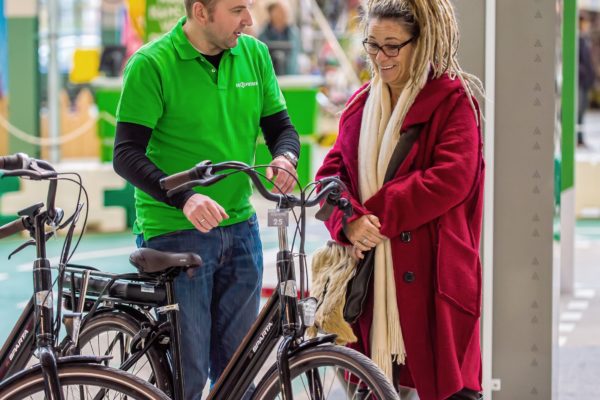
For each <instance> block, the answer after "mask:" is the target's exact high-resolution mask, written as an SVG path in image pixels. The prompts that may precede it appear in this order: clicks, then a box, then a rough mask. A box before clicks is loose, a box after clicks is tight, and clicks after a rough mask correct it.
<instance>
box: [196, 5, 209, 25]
mask: <svg viewBox="0 0 600 400" xmlns="http://www.w3.org/2000/svg"><path fill="white" fill-rule="evenodd" d="M192 16H193V18H194V20H196V21H198V22H200V23H202V24H204V23H207V22H208V21H209V15H208V9H207V8H206V7H205V6H204V4H202V2H200V1H196V2H195V3H194V4H193V5H192Z"/></svg>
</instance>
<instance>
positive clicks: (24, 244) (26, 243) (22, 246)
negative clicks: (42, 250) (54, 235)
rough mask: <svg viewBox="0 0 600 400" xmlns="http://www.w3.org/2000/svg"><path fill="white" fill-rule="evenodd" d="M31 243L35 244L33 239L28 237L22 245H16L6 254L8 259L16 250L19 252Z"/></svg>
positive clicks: (31, 244)
mask: <svg viewBox="0 0 600 400" xmlns="http://www.w3.org/2000/svg"><path fill="white" fill-rule="evenodd" d="M33 245H35V239H29V240H28V241H26V242H25V243H23V244H22V245H20V246H19V247H17V248H16V249H15V250H13V252H12V253H10V254H9V255H8V259H9V260H10V258H11V257H12V256H14V255H15V254H17V253H18V252H20V251H21V250H23V249H24V248H26V247H27V246H33Z"/></svg>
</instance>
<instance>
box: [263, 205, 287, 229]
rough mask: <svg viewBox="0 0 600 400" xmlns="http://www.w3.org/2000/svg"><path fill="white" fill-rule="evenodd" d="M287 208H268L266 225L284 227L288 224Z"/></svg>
mask: <svg viewBox="0 0 600 400" xmlns="http://www.w3.org/2000/svg"><path fill="white" fill-rule="evenodd" d="M288 211H289V210H287V209H284V210H269V211H268V213H267V222H268V223H267V225H268V226H274V227H286V226H288V225H289V220H290V215H289V213H288Z"/></svg>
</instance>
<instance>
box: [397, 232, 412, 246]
mask: <svg viewBox="0 0 600 400" xmlns="http://www.w3.org/2000/svg"><path fill="white" fill-rule="evenodd" d="M411 239H412V235H411V234H410V232H408V231H407V232H402V233H400V240H402V242H403V243H408V242H410V240H411Z"/></svg>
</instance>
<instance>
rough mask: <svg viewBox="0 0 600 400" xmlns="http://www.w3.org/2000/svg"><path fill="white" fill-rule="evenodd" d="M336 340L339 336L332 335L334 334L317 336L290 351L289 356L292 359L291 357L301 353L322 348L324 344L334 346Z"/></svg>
mask: <svg viewBox="0 0 600 400" xmlns="http://www.w3.org/2000/svg"><path fill="white" fill-rule="evenodd" d="M336 338H337V335H336V334H333V333H332V334H328V335H323V336H317V337H315V338H312V339H309V340H307V341H305V342H302V343H300V345H298V346H296V347H294V348H293V349H292V350H291V351H290V354H289V356H290V357H291V356H293V355H295V354H297V353H300V352H302V351H304V350H306V349H310V348H313V347H317V346H321V345H323V344H333V343H334V342H335V339H336Z"/></svg>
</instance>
